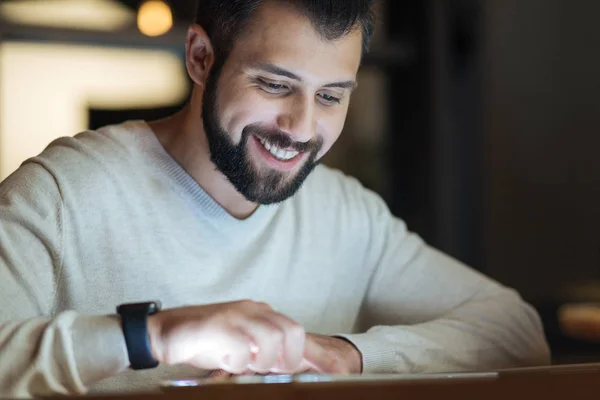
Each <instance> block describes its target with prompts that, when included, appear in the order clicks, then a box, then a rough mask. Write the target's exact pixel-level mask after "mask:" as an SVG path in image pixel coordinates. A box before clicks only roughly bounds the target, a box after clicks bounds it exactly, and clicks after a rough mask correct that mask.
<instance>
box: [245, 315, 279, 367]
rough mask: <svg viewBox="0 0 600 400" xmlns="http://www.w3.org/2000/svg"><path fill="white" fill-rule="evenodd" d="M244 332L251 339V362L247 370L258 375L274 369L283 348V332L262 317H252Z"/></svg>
mask: <svg viewBox="0 0 600 400" xmlns="http://www.w3.org/2000/svg"><path fill="white" fill-rule="evenodd" d="M244 330H245V331H246V334H247V335H248V336H249V337H250V338H251V340H252V342H253V345H254V346H252V347H253V348H252V353H253V360H252V361H251V362H250V364H249V365H248V369H250V370H251V371H254V372H258V373H268V372H269V371H270V370H271V369H273V368H275V366H276V362H277V357H278V355H279V354H280V352H281V350H282V346H283V337H284V332H283V330H282V329H281V328H280V327H279V326H277V325H275V324H273V323H272V322H271V321H270V319H268V318H265V317H264V316H255V317H253V318H252V319H251V320H250V321H249V322H248V324H247V325H246V326H245V328H244Z"/></svg>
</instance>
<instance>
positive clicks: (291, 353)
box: [265, 312, 306, 372]
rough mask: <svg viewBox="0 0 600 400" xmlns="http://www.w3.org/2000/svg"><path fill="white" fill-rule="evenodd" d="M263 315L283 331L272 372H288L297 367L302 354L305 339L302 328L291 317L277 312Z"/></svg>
mask: <svg viewBox="0 0 600 400" xmlns="http://www.w3.org/2000/svg"><path fill="white" fill-rule="evenodd" d="M265 316H266V318H268V319H269V321H271V323H272V324H274V325H276V326H278V327H279V329H280V330H281V331H282V332H283V338H282V339H283V340H282V343H281V345H282V347H281V351H280V353H279V354H278V360H277V363H276V370H274V371H272V372H290V371H294V370H296V369H298V367H299V366H300V363H301V362H302V359H303V355H304V346H305V341H306V332H305V330H304V328H303V327H302V326H301V325H299V324H298V323H296V322H295V321H294V320H292V319H291V318H289V317H287V316H285V315H283V314H280V313H277V312H272V313H268V314H267V315H265Z"/></svg>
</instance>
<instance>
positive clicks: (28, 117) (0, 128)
mask: <svg viewBox="0 0 600 400" xmlns="http://www.w3.org/2000/svg"><path fill="white" fill-rule="evenodd" d="M40 60H43V61H42V62H40ZM188 90H189V83H188V78H187V75H186V73H185V67H184V66H183V62H182V61H181V59H180V58H179V57H177V56H176V55H174V54H172V53H170V52H167V51H161V50H134V49H111V48H102V47H95V46H75V45H58V44H45V43H44V44H41V43H23V42H4V43H3V44H2V45H1V46H0V180H3V179H4V178H6V176H8V175H9V174H10V173H12V172H13V171H14V170H15V169H16V168H18V166H19V165H20V164H21V163H22V162H23V161H24V160H25V159H27V158H29V157H32V156H35V155H37V154H39V153H40V152H41V151H42V150H43V149H44V148H45V147H46V146H47V145H48V144H49V143H50V142H51V141H52V140H54V139H56V138H57V137H60V136H70V135H74V134H76V133H79V132H81V131H83V130H85V129H88V110H89V109H90V108H99V109H123V108H138V107H143V108H153V107H165V106H172V105H175V104H179V103H181V102H182V101H183V100H184V99H185V97H186V96H187V94H188Z"/></svg>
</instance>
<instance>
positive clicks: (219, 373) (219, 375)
mask: <svg viewBox="0 0 600 400" xmlns="http://www.w3.org/2000/svg"><path fill="white" fill-rule="evenodd" d="M232 376H233V375H232V374H230V373H229V372H227V371H223V370H222V369H218V370H215V371H213V372H212V373H211V374H210V375H209V376H208V378H209V379H226V378H230V377H232Z"/></svg>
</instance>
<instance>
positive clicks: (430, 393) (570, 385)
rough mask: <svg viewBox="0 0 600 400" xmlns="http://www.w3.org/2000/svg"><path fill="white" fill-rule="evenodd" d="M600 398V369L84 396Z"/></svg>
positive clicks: (133, 399)
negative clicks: (490, 377) (587, 371)
mask: <svg viewBox="0 0 600 400" xmlns="http://www.w3.org/2000/svg"><path fill="white" fill-rule="evenodd" d="M598 398H600V372H595V373H584V374H581V373H572V374H571V373H569V374H557V375H549V374H531V375H529V376H527V375H520V376H512V377H500V378H497V379H492V380H469V379H466V380H449V381H421V382H415V381H412V382H405V381H394V382H391V381H387V382H386V381H384V382H368V383H303V384H294V383H289V384H268V385H264V384H263V385H260V384H259V385H225V384H220V385H208V386H203V387H194V388H179V389H176V390H171V391H167V392H165V393H161V394H143V393H140V394H136V395H129V396H111V397H86V399H92V400H93V399H97V400H105V399H106V400H108V399H110V400H121V399H123V400H125V399H127V400H142V399H150V400H153V399H156V400H162V399H176V400H188V399H190V400H191V399H202V400H213V399H214V400H229V399H244V400H270V399H293V400H332V399H343V400H355V399H377V400H379V399H381V400H387V399H390V400H391V399H403V400H415V399H436V400H437V399H461V400H466V399H473V400H475V399H477V400H481V399H484V400H495V399H503V400H504V399H510V400H515V399H531V400H537V399H544V400H554V399H556V400H558V399H560V400H565V399H567V400H575V399H598Z"/></svg>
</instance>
